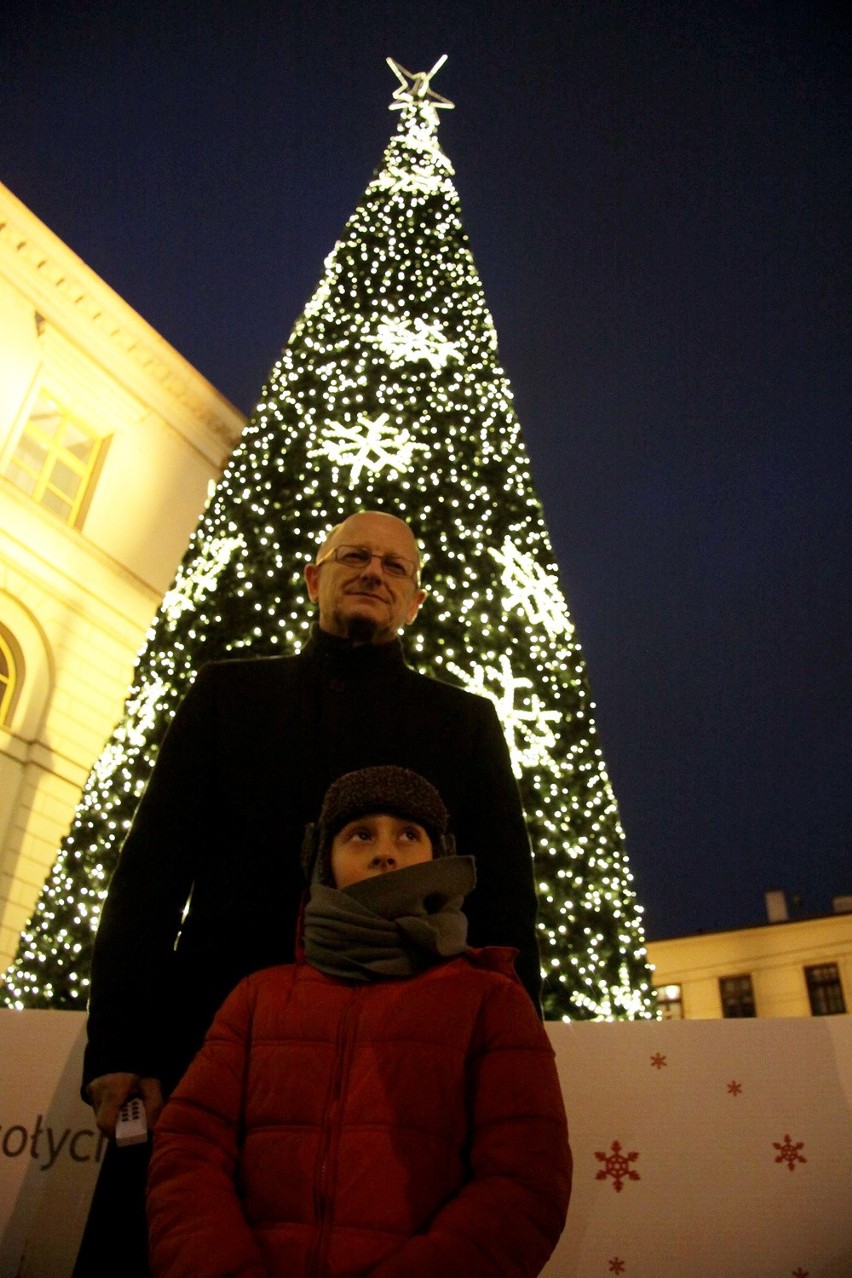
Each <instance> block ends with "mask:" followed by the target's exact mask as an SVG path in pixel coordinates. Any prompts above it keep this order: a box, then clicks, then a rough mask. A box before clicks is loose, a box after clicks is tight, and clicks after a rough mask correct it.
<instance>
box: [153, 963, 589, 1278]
mask: <svg viewBox="0 0 852 1278" xmlns="http://www.w3.org/2000/svg"><path fill="white" fill-rule="evenodd" d="M510 954H511V952H510V951H505V950H496V949H489V950H481V951H469V952H468V954H467V955H465V956H463V957H461V958H458V959H455V960H453V961H451V962H448V963H443V964H439V965H438V966H436V967H433V968H430V969H429V970H428V971H427V972H425V973H423V974H422V975H420V976H416V977H412V978H410V979H407V980H397V981H378V982H375V983H370V984H365V985H360V984H359V985H355V984H350V983H347V982H343V981H339V980H336V979H334V978H332V977H329V976H325V975H323V974H322V973H321V972H318V971H316V969H314V968H312V967H310V966H308V965H307V964H305V963H297V964H296V965H295V966H288V967H276V968H269V969H267V970H266V971H263V972H259V973H257V974H255V975H254V976H250V977H248V978H247V979H246V980H244V981H243V982H242V983H241V984H240V985H239V986H237V988H236V989H235V990H234V992H233V993H232V994H231V995H230V997H229V998H228V999H227V1001H226V1002H225V1004H224V1005H223V1007H222V1009H221V1011H220V1012H219V1014H218V1016H217V1017H216V1020H215V1021H214V1023H213V1026H212V1027H211V1029H210V1032H209V1033H208V1035H207V1038H206V1040H205V1043H204V1046H203V1047H202V1049H201V1051H200V1052H199V1053H198V1055H197V1056H196V1058H195V1060H194V1062H193V1063H192V1065H191V1066H190V1068H189V1070H188V1071H187V1073H186V1075H185V1076H184V1078H183V1080H182V1081H181V1083H180V1084H179V1086H178V1087H177V1089H176V1091H175V1093H174V1095H173V1096H172V1098H171V1101H170V1102H169V1104H168V1105H167V1106H166V1108H165V1110H164V1111H163V1114H162V1117H161V1118H160V1121H159V1123H158V1124H157V1128H156V1132H155V1136H154V1154H153V1159H152V1162H151V1170H150V1176H149V1181H148V1213H149V1220H150V1226H151V1260H152V1270H153V1273H154V1274H155V1275H156V1276H157V1278H214V1276H216V1275H222V1276H224V1275H239V1276H240V1278H249V1276H250V1278H261V1276H264V1278H270V1276H271V1278H284V1276H285V1275H286V1278H301V1276H302V1275H317V1276H321V1278H355V1275H367V1274H369V1275H371V1278H437V1276H438V1275H447V1276H448V1278H456V1276H458V1278H528V1276H531V1275H534V1274H538V1273H539V1272H540V1270H541V1269H542V1267H543V1266H544V1264H545V1263H546V1261H547V1258H548V1257H549V1255H550V1253H551V1252H552V1250H553V1248H554V1246H555V1245H556V1242H557V1240H558V1238H559V1235H560V1233H561V1232H562V1228H563V1225H564V1223H565V1213H566V1210H567V1207H568V1198H569V1194H570V1187H571V1153H570V1150H569V1147H568V1133H567V1129H566V1124H565V1111H564V1108H563V1104H562V1096H561V1093H560V1090H559V1082H558V1079H557V1075H556V1067H555V1064H554V1059H553V1052H552V1049H551V1047H550V1043H549V1041H548V1038H547V1035H546V1034H545V1031H544V1027H543V1026H542V1025H541V1023H540V1022H539V1021H538V1019H537V1017H536V1015H535V1012H534V1011H533V1007H532V1004H531V1003H530V1000H529V998H528V996H527V995H526V993H525V992H524V991H523V989H522V988H521V986H520V984H519V983H518V981H517V978H515V977H514V975H512V974H511V957H510Z"/></svg>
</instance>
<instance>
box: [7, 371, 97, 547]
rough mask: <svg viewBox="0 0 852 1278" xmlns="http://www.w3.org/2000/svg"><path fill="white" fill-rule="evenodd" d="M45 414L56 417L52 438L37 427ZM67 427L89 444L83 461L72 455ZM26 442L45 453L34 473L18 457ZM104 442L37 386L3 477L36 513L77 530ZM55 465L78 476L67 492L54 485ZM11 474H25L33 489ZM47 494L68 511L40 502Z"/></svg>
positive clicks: (91, 487)
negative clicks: (88, 449)
mask: <svg viewBox="0 0 852 1278" xmlns="http://www.w3.org/2000/svg"><path fill="white" fill-rule="evenodd" d="M48 415H51V416H55V417H57V418H58V419H59V425H58V427H57V430H56V431H55V433H54V434H53V435H52V436H51V434H50V432H49V431H48V430H46V429H45V428H44V427H42V426H40V425H39V419H40V418H44V417H46V416H48ZM68 428H71V429H73V430H74V431H76V432H78V434H80V435H82V436H83V437H84V438H85V439H86V440H87V441H88V442H89V443H90V445H91V448H90V452H89V454H88V456H87V457H86V459H85V460H81V459H80V458H79V457H77V456H76V455H75V453H74V452H73V449H72V447H71V445H70V443H68V442H67V431H68ZM27 441H30V442H31V443H32V444H33V445H35V447H37V448H38V449H39V450H41V451H42V452H43V453H44V454H45V456H44V460H43V462H42V463H41V465H40V466H39V468H38V470H36V468H35V465H34V464H33V463H32V462H31V461H30V460H28V459H26V458H25V457H24V456H23V455H22V452H23V447H22V446H25V444H26V442H27ZM64 441H65V442H64ZM106 443H107V440H106V439H105V438H104V436H103V435H101V434H100V433H99V432H98V431H97V430H95V429H94V428H93V427H92V426H89V425H88V424H87V423H86V422H84V421H83V420H81V419H80V418H79V417H78V416H77V415H76V414H75V413H72V412H70V411H69V410H68V409H67V408H65V406H64V405H63V404H62V403H61V402H60V401H59V400H57V399H56V398H55V397H54V396H53V395H52V394H51V393H50V392H49V391H48V390H46V389H45V388H44V387H42V388H40V389H39V391H38V392H37V394H36V396H35V398H34V400H33V402H32V404H31V406H30V410H29V412H28V414H27V416H26V419H25V421H24V423H23V425H22V427H21V429H20V431H19V432H18V437H17V439H16V441H15V445H14V447H13V449H12V452H11V455H10V456H9V457H8V460H7V462H6V465H5V472H4V473H5V477H6V479H7V480H8V481H9V483H10V484H12V485H14V487H15V488H17V490H18V492H20V493H22V494H23V495H24V496H25V497H28V498H29V499H30V500H31V501H33V502H35V504H36V505H37V506H39V507H40V509H41V510H43V511H46V512H47V513H48V514H50V515H52V516H53V517H54V518H55V519H58V520H59V521H60V523H63V524H65V525H66V526H67V527H69V528H79V527H80V525H81V524H82V522H83V519H84V517H85V514H86V511H87V510H88V507H89V503H90V501H91V497H92V493H93V491H94V487H95V481H96V479H97V476H98V474H99V473H100V469H101V466H102V464H103V458H104V453H105V451H106ZM60 465H62V466H65V467H66V469H67V470H68V471H70V472H71V473H72V475H74V476H76V477H77V483H76V486H75V488H74V491H73V493H72V494H69V493H67V492H64V491H63V489H62V488H61V487H60V486H59V484H58V483H56V482H55V474H56V471H57V470H58V467H59V466H60ZM14 470H17V471H20V472H23V473H24V474H25V475H28V476H29V477H30V478H31V479H32V480H33V486H32V488H28V487H27V486H26V485H24V484H22V483H21V482H20V480H19V478H18V477H17V476H16V475H15V474H13V473H12V472H13V471H14ZM51 495H52V497H53V499H54V503H56V504H60V503H61V504H62V505H64V506H66V507H67V510H65V511H62V510H57V509H55V505H53V504H50V501H49V500H47V501H46V500H45V498H48V499H49V497H50V496H51Z"/></svg>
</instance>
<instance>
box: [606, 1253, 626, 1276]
mask: <svg viewBox="0 0 852 1278" xmlns="http://www.w3.org/2000/svg"><path fill="white" fill-rule="evenodd" d="M625 1268H626V1265H625V1264H624V1261H623V1260H620V1259H619V1258H618V1256H613V1258H612V1260H611V1261H610V1262H609V1272H610V1273H611V1274H623V1273H624V1270H625Z"/></svg>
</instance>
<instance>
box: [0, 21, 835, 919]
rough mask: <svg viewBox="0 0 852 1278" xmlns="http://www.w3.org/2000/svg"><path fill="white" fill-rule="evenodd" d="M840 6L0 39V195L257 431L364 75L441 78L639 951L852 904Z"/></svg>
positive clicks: (280, 24) (355, 167) (381, 83)
mask: <svg viewBox="0 0 852 1278" xmlns="http://www.w3.org/2000/svg"><path fill="white" fill-rule="evenodd" d="M840 15H841V6H837V7H836V8H833V7H832V6H829V5H827V4H820V3H807V4H798V3H782V2H780V0H779V2H777V3H767V2H763V3H749V2H748V0H738V2H737V3H731V2H729V0H722V2H721V3H710V2H709V0H693V2H692V3H683V2H679V0H668V2H667V3H657V2H654V0H646V2H645V3H641V4H640V3H637V2H629V0H619V2H615V0H612V2H610V0H576V2H574V3H570V4H569V3H567V0H566V2H565V3H546V2H545V0H515V2H513V3H507V2H504V0H480V2H478V3H472V2H471V3H464V0H454V2H452V3H449V2H448V3H437V2H436V3H428V2H427V0H422V2H421V3H419V4H415V3H408V2H406V0H398V2H397V3H390V2H389V0H386V2H385V3H382V2H381V0H371V2H365V3H359V2H358V0H339V2H337V3H330V2H329V0H312V2H311V3H296V2H295V0H289V2H283V0H282V2H281V3H278V4H275V3H253V2H252V0H241V2H240V3H231V4H226V3H224V2H220V3H218V4H216V3H205V4H202V3H195V4H189V3H185V4H170V5H156V4H152V5H144V6H142V5H136V4H134V5H123V4H122V3H115V4H112V5H109V6H107V5H101V4H96V3H93V2H92V3H82V2H78V3H74V2H73V0H64V2H63V3H61V4H59V3H39V2H38V0H29V3H28V4H26V5H22V6H19V7H18V10H17V12H15V13H14V16H12V15H11V14H7V16H6V17H5V18H3V19H2V24H3V25H2V28H0V31H1V32H2V35H0V119H1V120H2V127H0V180H2V181H3V182H5V184H6V185H7V186H9V187H10V188H11V190H12V191H13V192H14V193H15V194H16V195H17V196H18V197H19V199H21V200H23V201H24V202H25V203H26V204H27V205H28V206H29V207H30V208H31V209H32V210H33V211H34V212H35V213H36V214H37V215H38V216H39V217H40V218H42V219H43V220H44V221H45V222H46V223H47V224H48V225H49V226H50V227H51V229H52V230H54V231H55V232H56V233H57V234H58V235H59V236H60V237H61V238H62V239H63V240H65V241H66V243H67V244H69V245H70V247H71V248H73V249H74V250H75V251H76V252H77V253H78V254H79V255H80V256H81V257H82V258H83V259H84V260H85V261H86V262H87V263H88V264H89V265H90V266H91V267H92V268H93V269H94V270H96V271H97V272H98V273H99V274H100V275H101V276H102V277H103V278H104V279H105V280H106V281H107V283H109V284H110V285H111V286H112V287H113V288H114V289H116V291H117V292H118V293H120V294H121V295H122V296H123V297H124V298H125V299H126V300H127V301H128V302H129V303H130V304H131V305H132V306H133V307H135V308H136V309H137V310H138V311H139V312H140V313H141V314H142V315H143V316H144V317H145V318H146V319H147V320H148V321H149V322H150V323H151V324H152V325H153V326H154V327H155V328H156V329H158V330H159V331H160V332H161V333H162V334H163V336H164V337H166V338H167V339H168V340H169V341H170V342H171V343H172V344H173V345H174V346H175V347H176V348H177V349H178V350H179V351H180V352H181V353H182V354H183V355H185V356H186V358H188V359H189V360H190V361H191V362H192V363H193V364H194V365H195V366H196V367H197V368H198V369H199V370H200V371H201V372H202V373H204V374H205V375H206V376H207V377H208V378H209V379H210V380H211V381H212V382H213V383H214V384H215V385H216V386H217V387H218V388H219V389H220V390H221V391H223V392H224V394H226V395H227V396H228V397H229V398H231V399H232V400H233V401H234V403H235V404H237V405H238V406H239V407H240V408H241V409H243V410H244V411H247V412H248V411H250V409H251V407H252V406H253V403H254V401H255V399H256V397H257V394H258V392H259V390H260V388H261V385H262V383H263V381H264V379H265V375H266V373H267V371H268V369H269V367H270V366H271V364H272V362H273V360H274V359H275V358H276V356H277V354H278V352H279V350H280V348H281V346H282V345H283V344H284V342H285V340H286V338H287V336H288V334H289V331H290V328H291V326H292V323H293V321H294V319H295V318H296V316H297V315H298V314H299V312H300V311H301V309H302V307H303V305H304V303H305V301H306V300H307V298H308V296H309V294H310V293H311V291H312V290H313V288H314V286H315V284H316V283H317V281H318V279H319V277H320V274H321V272H322V263H323V258H324V257H325V255H326V254H327V253H328V251H329V250H330V249H331V247H332V245H333V244H334V242H335V240H336V239H337V236H338V234H339V232H340V230H341V228H342V226H343V224H344V222H345V220H346V219H347V217H348V216H349V214H350V213H351V212H352V210H353V208H354V207H355V205H356V203H357V202H358V200H359V199H360V196H361V194H362V192H363V189H364V187H365V186H366V183H367V181H368V180H369V177H370V175H371V173H372V170H373V168H374V167H375V165H376V164H377V163H378V160H379V158H380V156H381V153H382V150H383V148H384V145H385V143H386V141H387V138H388V136H389V134H390V131H391V129H392V127H393V125H394V123H395V117H393V116H391V115H390V114H389V113H388V111H387V109H386V108H387V104H388V103H389V101H390V95H391V92H392V90H393V88H394V87H395V84H396V81H395V80H394V79H393V77H392V76H391V73H390V72H389V71H388V69H387V68H386V66H385V64H384V58H385V56H386V55H388V54H390V55H391V56H393V57H395V58H397V59H398V60H399V61H400V62H401V63H403V64H404V65H405V66H406V67H408V68H409V69H410V70H414V71H417V70H426V69H428V68H429V67H431V66H432V64H433V63H434V61H435V60H436V59H437V57H438V56H439V55H440V54H441V53H445V52H446V53H448V54H449V61H448V63H447V65H446V66H445V67H444V68H443V69H442V71H441V72H440V73H439V75H438V76H437V77H436V81H435V87H436V89H437V90H438V91H439V92H441V93H443V94H445V95H446V96H447V97H449V98H451V99H452V100H453V101H454V102H455V103H456V110H455V111H452V112H445V113H442V129H441V136H442V142H443V145H444V148H445V150H446V151H447V152H448V154H449V156H450V158H451V159H452V161H453V163H454V165H455V168H456V185H457V187H458V190H459V193H460V195H461V199H462V206H463V211H464V216H465V222H466V226H467V229H468V231H469V234H470V237H471V241H472V246H473V251H474V255H475V257H476V260H477V264H478V266H479V270H480V274H481V276H482V279H483V283H484V286H485V292H486V296H487V298H488V301H489V304H490V307H491V310H492V313H493V315H494V319H495V323H496V326H497V332H498V335H499V338H500V353H501V359H502V362H503V364H504V366H505V368H506V371H507V373H508V375H509V377H510V379H511V381H512V385H513V388H514V391H515V398H516V406H517V409H518V415H519V417H520V420H521V424H522V426H523V428H524V434H525V437H526V442H527V447H528V450H529V453H530V457H531V462H532V467H533V473H534V476H535V478H536V481H537V484H538V488H539V493H540V495H541V498H542V501H543V503H544V509H545V514H546V517H547V521H548V525H549V528H550V531H551V536H552V539H553V543H554V548H555V551H556V555H557V559H558V561H559V564H560V567H561V571H562V578H563V584H564V587H565V591H566V594H567V597H568V602H569V606H570V608H571V610H572V613H573V615H574V619H575V621H576V623H577V627H578V631H579V634H580V638H581V641H582V643H583V646H584V649H585V653H586V658H587V662H588V667H589V672H590V678H591V681H592V687H593V692H594V696H595V701H596V703H597V707H598V711H597V713H598V724H599V728H600V731H601V735H602V737H603V746H604V752H605V756H606V759H607V765H608V768H609V772H610V775H611V777H612V779H613V784H614V787H615V790H616V795H617V797H618V800H619V803H620V806H621V813H622V819H623V823H624V826H625V829H626V831H627V837H628V848H629V852H630V857H631V862H632V866H633V870H634V873H635V875H636V879H637V887H638V890H639V894H640V899H641V900H642V901H643V903H644V904H645V906H646V909H647V922H648V933H649V936H650V937H651V938H657V937H662V936H670V935H677V934H680V933H682V932H687V931H695V930H698V929H701V928H704V929H712V928H720V927H728V926H740V925H744V924H749V923H753V922H760V921H762V920H763V918H764V917H765V915H764V909H763V892H764V890H765V889H767V888H775V887H782V888H786V889H787V890H788V891H790V892H795V893H799V894H800V895H801V897H802V898H803V903H804V910H805V911H806V912H808V913H822V912H827V911H828V910H829V909H830V904H831V897H832V895H834V894H840V893H844V892H852V857H851V856H850V844H849V826H850V820H849V817H850V798H849V796H850V789H852V787H850V766H849V765H850V757H849V746H848V740H849V723H850V709H852V705H850V702H852V698H850V679H849V670H850V655H852V654H850V646H851V645H850V640H849V633H850V592H849V564H850V561H851V560H852V545H850V542H852V538H850V519H849V493H850V478H852V476H851V475H850V471H852V466H850V446H849V436H850V427H849V418H850V412H849V410H850V394H849V390H850V386H849V351H850V349H852V346H850V323H849V315H850V289H849V268H848V262H849V219H848V209H849V207H850V195H852V192H850V172H852V156H850V146H849V129H850V125H849V121H850V110H849V107H850V101H849V97H850V95H849V75H848V68H849V60H850V52H852V49H850V43H852V42H850V39H849V27H848V25H844V20H843V19H842V17H841V16H840ZM847 21H848V20H847Z"/></svg>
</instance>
